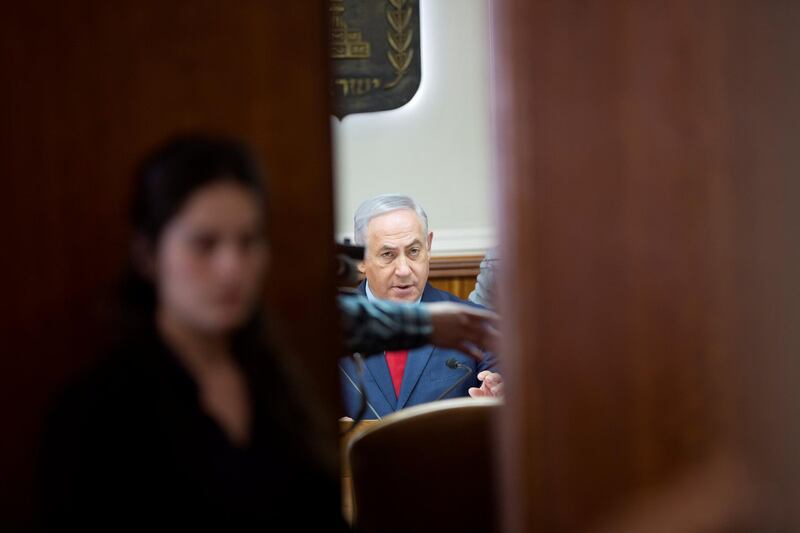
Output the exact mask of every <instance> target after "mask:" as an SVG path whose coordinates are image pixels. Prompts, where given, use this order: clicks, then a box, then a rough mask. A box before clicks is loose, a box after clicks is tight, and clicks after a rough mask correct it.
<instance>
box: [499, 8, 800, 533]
mask: <svg viewBox="0 0 800 533" xmlns="http://www.w3.org/2000/svg"><path fill="white" fill-rule="evenodd" d="M492 9H493V10H492V27H493V30H492V33H493V61H494V72H493V80H494V81H493V83H494V87H493V101H494V107H495V128H496V135H495V149H496V161H497V163H498V167H497V172H498V176H499V182H500V186H501V194H500V197H501V204H502V212H503V213H504V216H505V220H504V221H503V227H502V228H501V230H500V235H502V236H503V242H502V243H501V245H502V246H503V249H504V254H505V259H506V260H505V261H504V262H503V265H502V268H503V274H502V276H501V277H500V279H501V285H500V288H501V294H500V296H501V306H500V307H501V311H502V314H503V316H504V317H505V320H506V324H505V325H504V333H505V346H504V347H503V348H502V350H501V353H503V354H504V356H505V358H506V359H505V361H504V369H505V372H506V379H507V381H508V387H509V389H508V391H509V397H508V404H507V408H506V416H505V419H504V420H503V423H502V438H501V439H500V442H499V448H500V450H501V453H502V460H503V465H504V467H503V472H502V483H503V489H504V494H503V497H502V501H503V502H504V504H505V516H506V522H505V523H506V527H507V529H508V530H509V531H599V530H602V531H637V532H641V531H672V532H679V531H680V532H682V531H765V530H781V531H794V530H797V529H798V528H800V521H798V516H797V514H798V512H797V510H796V508H797V506H796V505H792V504H791V500H792V499H794V498H796V494H797V492H798V488H799V487H800V475H799V472H798V467H799V466H800V463H799V462H798V460H797V454H796V453H791V452H790V450H791V449H794V450H796V449H797V444H798V435H800V432H799V431H798V430H800V425H799V424H800V418H798V417H797V414H796V407H797V405H800V398H798V393H797V392H796V391H797V390H798V389H797V384H798V383H800V372H798V365H797V363H796V361H797V353H798V351H799V349H800V338H798V337H799V334H798V331H800V330H799V329H798V328H797V327H795V326H793V324H794V325H796V323H797V320H798V318H799V317H800V310H798V305H800V299H798V298H797V295H798V289H800V283H799V282H798V281H797V279H798V278H797V275H796V273H797V272H798V271H800V258H798V255H800V254H799V253H798V250H799V249H800V248H798V246H797V243H796V236H797V235H800V232H798V228H799V225H798V223H799V222H800V215H798V213H800V211H798V210H797V209H796V205H795V204H796V203H797V199H798V198H800V195H799V194H798V180H797V175H798V170H800V151H798V150H797V146H796V139H797V136H798V124H800V99H798V98H797V94H800V71H798V69H797V68H796V65H797V64H798V60H800V33H798V32H797V31H796V27H797V24H798V23H800V5H798V4H797V3H793V2H782V1H766V2H736V1H732V2H717V1H701V2H697V1H673V2H659V1H650V0H644V1H638V2H628V1H623V0H619V1H609V2H580V1H569V0H566V1H559V2H547V1H531V0H498V1H496V2H493V3H492ZM790 272H794V273H795V274H790ZM789 495H792V496H789Z"/></svg>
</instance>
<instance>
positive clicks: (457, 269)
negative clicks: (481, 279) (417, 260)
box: [428, 255, 483, 300]
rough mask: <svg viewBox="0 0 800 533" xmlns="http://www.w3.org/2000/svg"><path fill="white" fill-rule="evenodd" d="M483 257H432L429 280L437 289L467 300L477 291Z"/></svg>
mask: <svg viewBox="0 0 800 533" xmlns="http://www.w3.org/2000/svg"><path fill="white" fill-rule="evenodd" d="M481 259H483V256H480V255H477V256H473V255H470V256H455V257H445V256H442V257H432V258H431V268H430V273H429V274H428V280H429V281H430V283H431V285H433V286H434V287H436V288H437V289H441V290H443V291H447V292H451V293H453V294H455V295H456V296H458V297H459V298H461V299H462V300H467V299H468V298H469V294H470V293H471V292H472V291H473V290H474V289H475V280H476V278H477V277H478V273H479V272H480V264H481Z"/></svg>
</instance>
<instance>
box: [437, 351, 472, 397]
mask: <svg viewBox="0 0 800 533" xmlns="http://www.w3.org/2000/svg"><path fill="white" fill-rule="evenodd" d="M444 364H445V365H446V366H447V368H452V369H453V370H456V369H458V368H461V369H463V370H466V372H464V375H463V376H461V377H460V378H458V381H456V382H455V383H453V384H452V385H450V386H449V387H448V388H447V390H445V391H444V392H443V393H441V394H440V395H439V396H437V397H436V399H435V400H434V401H438V400H441V399H442V398H444V397H445V396H447V395H448V394H450V393H451V392H453V391H454V390H455V388H456V387H458V386H459V385H461V384H462V383H464V382H465V381H466V380H467V378H468V377H469V375H470V374H472V369H471V368H470V367H468V366H467V365H465V364H464V363H460V362H458V361H457V360H456V359H455V358H454V357H451V358H450V359H448V360H447V361H445V363H444Z"/></svg>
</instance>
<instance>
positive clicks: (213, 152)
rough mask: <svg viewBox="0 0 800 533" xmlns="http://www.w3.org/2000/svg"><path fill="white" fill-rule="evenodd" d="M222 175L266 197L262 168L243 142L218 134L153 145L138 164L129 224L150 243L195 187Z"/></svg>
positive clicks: (153, 241)
mask: <svg viewBox="0 0 800 533" xmlns="http://www.w3.org/2000/svg"><path fill="white" fill-rule="evenodd" d="M220 180H226V181H233V182H235V183H238V184H241V185H243V186H245V187H247V188H248V189H251V190H252V191H253V192H254V193H255V194H257V195H258V196H259V197H262V198H263V196H264V184H263V178H262V175H261V171H260V169H259V168H258V165H257V164H256V161H255V159H254V158H253V156H252V155H251V154H250V151H249V150H248V149H247V147H245V146H244V145H243V144H242V143H240V142H238V141H234V140H232V139H226V138H221V137H219V138H218V137H203V136H182V137H177V138H174V139H172V140H170V141H169V142H167V143H166V144H164V145H163V146H161V147H160V148H157V149H156V150H155V151H153V153H152V154H150V155H149V156H148V157H146V158H145V159H144V160H143V161H142V162H141V163H140V165H139V167H138V169H137V172H136V181H135V184H134V192H133V204H132V206H131V213H130V215H131V225H132V226H133V230H134V231H135V232H136V233H137V235H138V236H141V237H144V238H146V239H147V240H148V241H149V243H150V244H155V243H156V242H158V238H159V237H160V235H161V232H162V230H163V229H164V226H165V225H166V224H167V223H168V222H169V221H170V219H172V217H174V216H175V215H176V214H177V213H178V211H180V210H181V208H182V207H183V204H184V203H185V202H186V200H187V199H188V198H189V196H191V195H192V193H194V192H195V191H196V190H197V189H199V188H201V187H203V186H205V185H208V184H210V183H212V182H215V181H220Z"/></svg>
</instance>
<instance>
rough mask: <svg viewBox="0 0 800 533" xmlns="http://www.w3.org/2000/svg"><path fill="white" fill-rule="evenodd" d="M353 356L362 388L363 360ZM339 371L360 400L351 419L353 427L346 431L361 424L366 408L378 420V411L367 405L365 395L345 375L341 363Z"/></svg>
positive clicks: (379, 416) (351, 379)
mask: <svg viewBox="0 0 800 533" xmlns="http://www.w3.org/2000/svg"><path fill="white" fill-rule="evenodd" d="M353 355H354V357H355V359H356V365H357V367H356V369H357V371H358V378H359V379H358V381H359V383H361V384H362V387H363V383H364V382H363V380H362V372H363V366H362V365H363V364H364V360H363V359H361V354H353ZM339 370H341V371H342V374H344V376H345V377H346V378H347V381H349V382H350V385H351V386H352V387H353V388H354V389H355V390H356V392H358V395H359V397H360V400H361V406H360V408H359V410H358V414H357V415H356V417H355V418H354V419H353V425H352V426H350V429H348V430H347V431H348V432H349V431H350V430H351V429H353V428H354V427H355V426H356V424H358V423H359V422H361V420H362V419H363V418H364V412H365V411H366V410H367V408H369V410H370V411H372V414H374V415H375V418H376V419H378V420H380V419H381V418H382V417H381V415H379V414H378V411H377V410H376V409H375V407H373V406H372V404H371V403H369V400H367V395H366V394H365V393H364V391H363V390H362V388H361V387H359V386H358V385H356V382H355V380H354V379H353V378H352V377H350V374H348V373H347V371H346V370H345V369H344V367H343V366H342V364H341V363H339Z"/></svg>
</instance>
